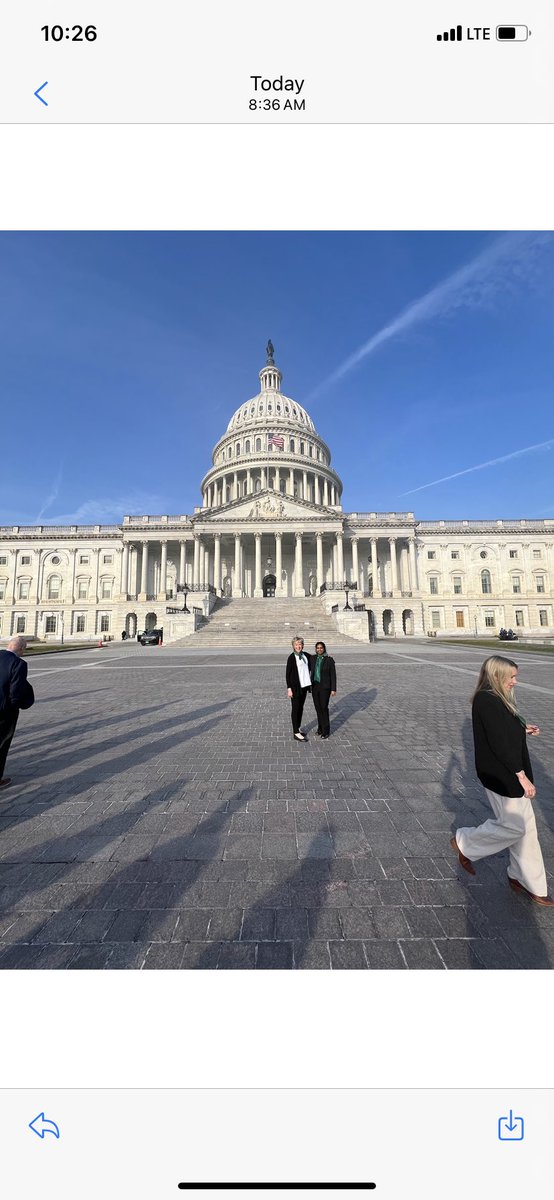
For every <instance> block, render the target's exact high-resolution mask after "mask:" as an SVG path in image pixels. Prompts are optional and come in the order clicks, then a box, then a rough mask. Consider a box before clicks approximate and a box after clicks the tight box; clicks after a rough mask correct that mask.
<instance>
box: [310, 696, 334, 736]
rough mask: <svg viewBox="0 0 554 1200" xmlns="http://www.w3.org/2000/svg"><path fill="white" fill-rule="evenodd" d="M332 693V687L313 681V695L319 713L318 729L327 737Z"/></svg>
mask: <svg viewBox="0 0 554 1200" xmlns="http://www.w3.org/2000/svg"><path fill="white" fill-rule="evenodd" d="M330 695H331V689H330V688H324V687H322V686H321V684H320V683H312V696H313V701H314V705H315V711H316V713H317V730H318V733H324V734H326V736H327V737H328V736H329V697H330Z"/></svg>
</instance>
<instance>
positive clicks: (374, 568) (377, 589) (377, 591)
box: [371, 538, 381, 598]
mask: <svg viewBox="0 0 554 1200" xmlns="http://www.w3.org/2000/svg"><path fill="white" fill-rule="evenodd" d="M371 579H372V582H373V596H374V598H375V597H378V598H379V597H380V596H381V581H380V579H379V567H378V565H377V538H372V539H371Z"/></svg>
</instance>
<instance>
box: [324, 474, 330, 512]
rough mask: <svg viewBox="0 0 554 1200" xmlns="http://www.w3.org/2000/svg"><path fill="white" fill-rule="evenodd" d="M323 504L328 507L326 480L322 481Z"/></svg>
mask: <svg viewBox="0 0 554 1200" xmlns="http://www.w3.org/2000/svg"><path fill="white" fill-rule="evenodd" d="M323 503H324V504H325V505H326V506H328V505H329V484H328V481H327V479H324V480H323Z"/></svg>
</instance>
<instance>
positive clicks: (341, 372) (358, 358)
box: [307, 232, 552, 402]
mask: <svg viewBox="0 0 554 1200" xmlns="http://www.w3.org/2000/svg"><path fill="white" fill-rule="evenodd" d="M551 240H552V235H551V234H550V233H535V232H532V233H519V234H507V235H505V236H504V237H501V238H498V239H497V241H495V242H494V243H493V245H492V246H487V248H486V249H485V250H483V251H482V252H481V254H478V255H477V257H476V258H473V259H472V260H471V262H469V263H466V265H465V266H464V267H460V269H459V270H458V271H455V272H454V273H453V274H452V275H449V276H448V278H447V279H445V280H443V282H442V283H439V284H437V286H436V287H434V288H432V289H431V291H429V292H426V293H425V295H424V296H421V297H420V298H419V300H414V301H413V303H412V304H409V305H408V307H407V308H405V309H403V311H402V312H401V313H400V314H399V316H398V317H396V318H395V319H394V320H393V321H390V322H389V324H388V325H385V326H384V327H383V328H382V329H380V330H379V331H378V333H375V334H374V335H373V337H371V338H370V339H369V341H367V342H364V344H363V345H362V346H360V347H359V348H358V349H357V350H355V351H354V353H353V354H351V355H350V356H349V358H346V359H345V360H344V362H343V363H341V364H340V366H339V367H337V369H336V370H335V371H333V372H332V374H331V375H328V376H327V378H326V379H324V380H323V381H322V382H321V383H319V384H318V385H317V387H316V388H315V389H314V391H312V392H311V393H310V395H309V396H308V397H307V402H309V401H310V400H311V399H313V397H314V396H317V395H319V393H320V392H322V391H325V390H326V389H327V388H329V387H331V385H332V384H333V383H337V381H338V380H339V379H343V378H344V376H345V375H347V374H348V373H349V372H350V371H352V370H353V369H354V367H356V366H358V364H359V363H361V362H362V361H363V360H364V359H366V358H369V356H370V355H371V354H373V353H374V352H375V351H376V350H378V349H379V347H380V346H383V345H384V344H385V342H390V341H391V339H392V338H395V337H398V336H399V335H400V334H402V333H406V332H407V330H409V329H412V328H413V326H414V325H418V324H421V323H422V322H424V321H429V320H431V319H432V318H434V317H446V316H449V315H450V314H451V313H453V312H455V311H456V310H457V309H460V308H472V307H476V306H477V305H480V304H483V303H484V301H486V300H488V299H491V298H492V296H493V295H494V294H496V292H497V291H499V290H505V289H506V288H507V287H509V286H510V284H512V285H514V284H515V285H516V286H520V285H521V282H522V280H523V279H524V278H525V277H526V275H527V274H528V273H529V271H530V269H532V268H533V266H534V263H535V257H536V254H537V252H539V251H541V250H542V249H543V248H544V246H545V244H547V243H548V242H550V241H551Z"/></svg>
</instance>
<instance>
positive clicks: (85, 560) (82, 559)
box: [79, 554, 90, 567]
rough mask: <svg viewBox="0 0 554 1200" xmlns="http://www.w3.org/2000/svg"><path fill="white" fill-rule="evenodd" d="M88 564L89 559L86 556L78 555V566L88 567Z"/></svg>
mask: <svg viewBox="0 0 554 1200" xmlns="http://www.w3.org/2000/svg"><path fill="white" fill-rule="evenodd" d="M89 562H90V559H89V556H88V554H80V555H79V564H80V566H81V567H88V564H89Z"/></svg>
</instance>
